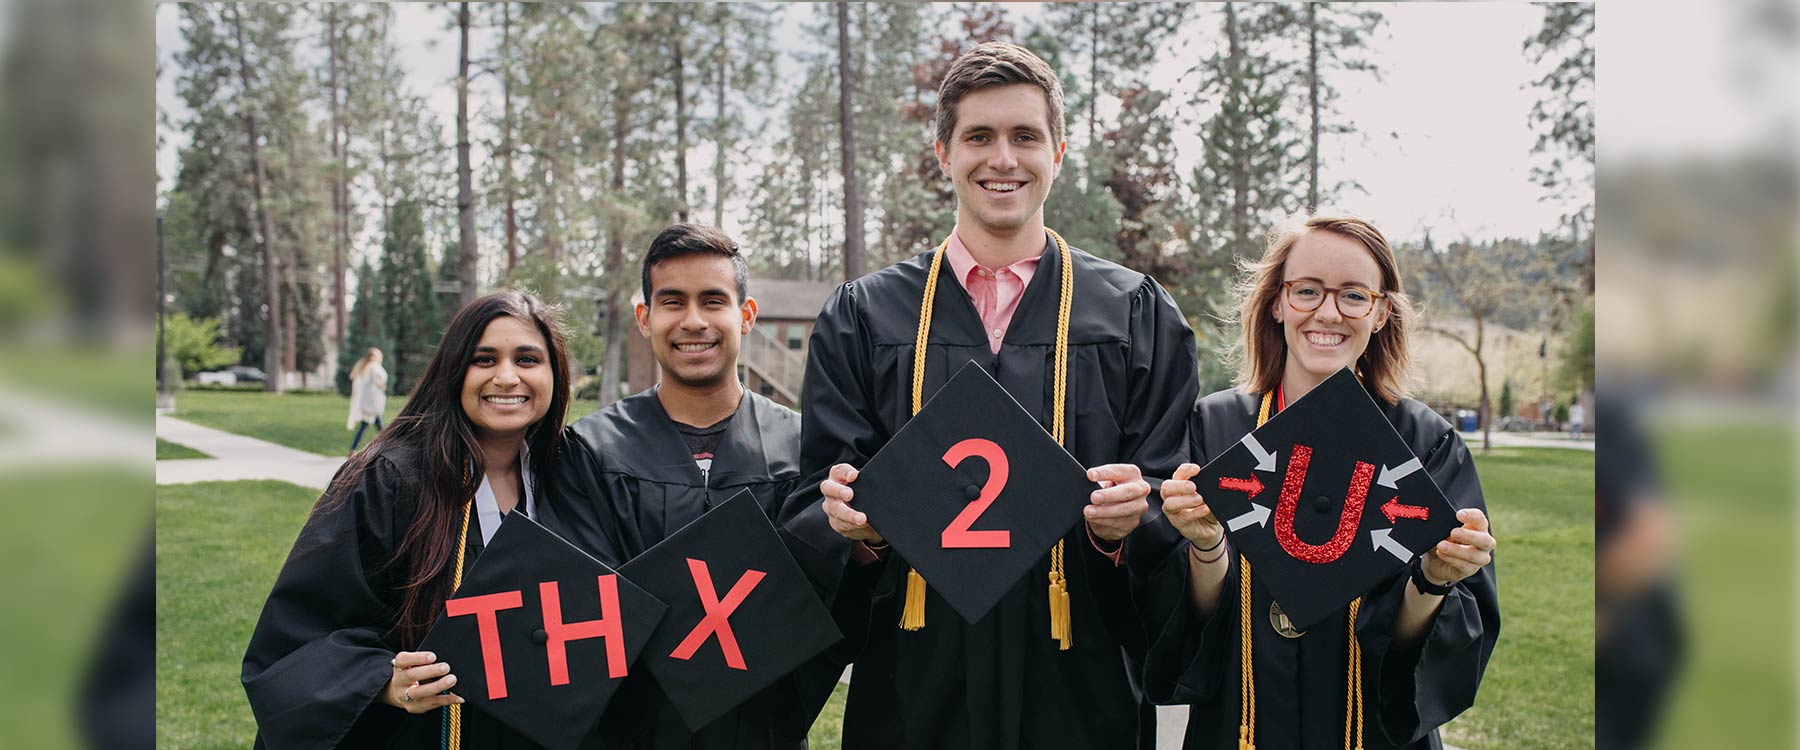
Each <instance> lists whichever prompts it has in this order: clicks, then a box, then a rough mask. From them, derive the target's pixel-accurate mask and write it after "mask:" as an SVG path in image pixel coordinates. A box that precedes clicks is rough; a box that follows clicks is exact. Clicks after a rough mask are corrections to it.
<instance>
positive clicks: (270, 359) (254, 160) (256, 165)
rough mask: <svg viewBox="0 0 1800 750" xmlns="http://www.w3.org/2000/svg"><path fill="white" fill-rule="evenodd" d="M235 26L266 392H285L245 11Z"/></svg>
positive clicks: (237, 12)
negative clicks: (253, 216)
mask: <svg viewBox="0 0 1800 750" xmlns="http://www.w3.org/2000/svg"><path fill="white" fill-rule="evenodd" d="M231 24H232V27H233V30H234V31H235V33H236V36H237V59H238V80H239V81H240V82H241V84H242V85H243V87H244V88H243V91H241V92H240V94H239V96H240V97H241V99H242V101H240V102H239V107H240V109H241V110H242V111H243V113H244V131H245V132H246V134H248V136H249V138H250V185H251V193H252V195H253V196H254V201H255V205H256V226H257V234H258V235H259V237H258V238H257V246H258V251H259V254H260V255H261V256H262V274H263V304H264V305H265V307H264V310H263V325H264V332H265V333H264V336H263V372H264V373H265V374H267V375H268V376H269V379H268V381H267V382H265V383H263V390H265V391H269V392H271V393H280V392H281V352H282V343H281V338H282V337H281V285H280V283H278V281H279V280H278V278H277V277H278V275H279V274H280V270H279V269H278V268H277V267H276V260H275V247H274V244H275V229H274V225H273V223H272V222H271V221H270V220H269V207H268V206H267V205H265V204H264V203H263V180H264V177H263V163H262V149H261V146H260V145H259V143H258V141H259V140H260V136H258V134H257V129H256V102H255V97H254V96H253V95H252V93H251V89H250V58H249V55H248V54H247V53H245V52H244V47H245V44H244V17H243V10H242V9H241V8H239V7H237V6H233V7H232V9H231Z"/></svg>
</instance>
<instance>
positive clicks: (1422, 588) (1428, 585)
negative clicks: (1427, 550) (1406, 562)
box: [1412, 555, 1456, 596]
mask: <svg viewBox="0 0 1800 750" xmlns="http://www.w3.org/2000/svg"><path fill="white" fill-rule="evenodd" d="M1412 582H1413V585H1414V586H1416V587H1418V589H1419V593H1421V594H1430V595H1432V596H1448V595H1449V594H1450V590H1451V589H1454V588H1456V582H1455V581H1451V582H1449V583H1447V584H1444V585H1442V586H1439V585H1437V584H1435V583H1432V582H1431V579H1429V578H1426V577H1425V557H1424V556H1423V555H1421V556H1419V557H1415V558H1413V562H1412Z"/></svg>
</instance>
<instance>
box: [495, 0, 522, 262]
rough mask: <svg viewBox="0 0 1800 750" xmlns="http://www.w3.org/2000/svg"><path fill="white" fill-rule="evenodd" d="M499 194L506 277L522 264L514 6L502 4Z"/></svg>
mask: <svg viewBox="0 0 1800 750" xmlns="http://www.w3.org/2000/svg"><path fill="white" fill-rule="evenodd" d="M500 102H501V105H500V112H501V114H500V160H501V163H500V192H501V194H502V197H503V199H504V200H505V201H506V275H507V276H508V277H511V276H512V273H513V268H514V267H515V266H517V265H518V264H519V214H518V206H517V205H516V204H515V202H514V198H513V145H512V128H513V105H512V3H501V4H500Z"/></svg>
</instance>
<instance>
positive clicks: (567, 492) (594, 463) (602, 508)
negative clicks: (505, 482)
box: [538, 426, 632, 569]
mask: <svg viewBox="0 0 1800 750" xmlns="http://www.w3.org/2000/svg"><path fill="white" fill-rule="evenodd" d="M601 450H602V448H601V447H598V446H593V445H589V444H588V440H587V438H586V436H584V435H582V434H581V432H580V431H578V430H576V429H575V428H574V427H573V426H571V427H567V428H564V430H563V441H562V450H561V452H560V453H558V454H557V459H556V469H555V470H554V471H552V472H551V476H550V479H549V480H548V481H547V482H545V484H546V485H548V489H549V491H548V492H547V493H545V497H544V498H541V499H540V500H539V502H538V508H539V510H538V516H539V519H538V520H539V521H541V522H542V523H544V525H545V527H546V528H549V529H550V530H552V531H554V532H556V533H557V534H559V535H561V536H563V537H564V538H565V539H566V540H567V541H568V542H569V543H570V544H573V545H575V546H576V547H579V548H580V549H581V550H582V551H583V552H586V553H588V554H590V555H593V556H594V559H596V560H599V561H600V562H603V563H606V565H607V566H608V567H612V568H615V569H616V568H618V567H619V566H621V565H624V564H625V561H627V560H629V559H631V557H632V555H631V554H630V552H629V550H628V549H627V547H626V545H625V541H624V539H623V537H622V536H621V530H620V528H619V524H618V523H617V522H616V521H615V519H614V511H613V509H614V507H615V506H616V504H615V503H614V502H613V500H612V499H611V498H610V497H608V496H607V488H608V478H607V477H606V475H605V472H604V471H603V470H602V467H601V463H600V456H601V455H602V454H601V452H600V451H601Z"/></svg>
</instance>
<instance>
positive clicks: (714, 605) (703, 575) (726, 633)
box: [669, 557, 764, 670]
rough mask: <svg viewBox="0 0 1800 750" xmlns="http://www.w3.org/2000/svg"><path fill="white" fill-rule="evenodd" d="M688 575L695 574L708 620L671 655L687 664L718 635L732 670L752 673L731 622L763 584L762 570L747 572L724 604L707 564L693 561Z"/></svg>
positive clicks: (734, 585)
mask: <svg viewBox="0 0 1800 750" xmlns="http://www.w3.org/2000/svg"><path fill="white" fill-rule="evenodd" d="M688 572H690V573H693V574H694V590H695V591H698V592H699V593H700V606H702V607H705V608H706V617H704V618H702V619H701V620H700V624H698V625H695V626H694V630H693V632H690V633H688V636H687V638H686V639H684V640H682V642H681V645H679V646H676V647H675V651H674V652H672V653H670V654H669V655H670V656H673V657H675V658H677V659H681V660H684V661H685V660H687V659H690V658H693V656H694V652H695V651H698V650H700V644H702V643H705V642H706V639H707V637H708V636H710V635H712V634H713V633H718V634H719V648H720V649H721V650H723V651H724V652H725V663H726V664H727V665H729V666H730V667H731V668H732V669H742V670H749V669H750V668H749V667H747V666H744V654H743V652H741V651H739V650H738V645H737V636H735V635H732V634H731V620H730V619H729V618H730V617H731V613H732V612H734V611H736V610H737V608H738V605H739V604H743V603H744V598H745V597H748V596H750V590H751V589H754V588H756V584H758V583H761V582H762V579H763V575H764V573H763V572H762V571H760V570H746V571H744V575H743V577H741V578H739V579H738V582H737V583H736V584H733V585H732V587H731V592H730V593H727V594H726V595H725V601H722V602H721V601H719V596H718V594H717V593H716V592H714V591H713V583H712V574H710V573H708V572H706V563H704V562H702V561H700V560H695V559H694V558H691V557H690V558H688Z"/></svg>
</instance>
